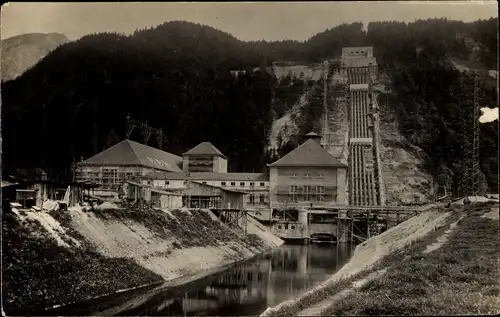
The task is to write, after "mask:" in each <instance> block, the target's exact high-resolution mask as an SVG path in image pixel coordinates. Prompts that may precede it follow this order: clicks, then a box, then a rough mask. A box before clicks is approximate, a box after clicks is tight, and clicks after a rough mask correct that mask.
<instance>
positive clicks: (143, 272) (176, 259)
mask: <svg viewBox="0 0 500 317" xmlns="http://www.w3.org/2000/svg"><path fill="white" fill-rule="evenodd" d="M2 221H3V250H4V252H3V267H2V270H3V271H2V273H3V289H2V294H3V300H4V303H3V304H4V310H5V312H6V313H7V314H8V315H9V314H16V315H18V314H26V313H29V312H30V311H33V310H39V309H40V307H50V306H53V305H65V304H69V303H73V302H78V301H80V302H81V301H85V300H88V299H91V298H95V297H99V296H102V295H105V294H113V293H116V292H119V291H122V290H125V289H133V288H136V287H138V286H143V285H154V284H155V283H157V284H158V283H162V282H165V281H174V280H175V281H179V283H180V282H181V281H183V280H189V279H190V278H189V277H191V276H196V277H198V275H199V274H203V273H204V272H211V271H214V270H217V268H219V267H222V266H225V265H228V264H230V263H234V262H236V261H241V260H245V259H248V258H251V257H253V256H255V255H257V254H260V253H263V252H265V251H268V250H270V249H272V248H274V247H276V246H279V245H281V244H282V243H283V241H282V240H280V239H279V238H276V237H275V236H274V235H272V234H271V233H270V232H267V231H266V229H265V228H263V227H261V226H258V225H256V224H254V223H253V222H252V220H251V219H250V221H249V225H248V231H247V233H244V232H243V231H240V230H234V229H231V228H229V227H228V226H227V225H225V224H223V223H221V222H220V221H219V220H218V219H217V217H215V215H214V214H213V213H211V212H210V211H208V210H187V209H183V210H172V211H167V210H148V211H131V210H123V209H115V208H110V209H108V210H96V211H83V210H82V209H81V208H71V209H70V210H69V211H50V212H47V211H41V212H35V211H21V210H16V211H15V212H14V213H11V214H8V215H4V217H3V219H2Z"/></svg>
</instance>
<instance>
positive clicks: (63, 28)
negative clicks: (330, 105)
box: [0, 1, 498, 41]
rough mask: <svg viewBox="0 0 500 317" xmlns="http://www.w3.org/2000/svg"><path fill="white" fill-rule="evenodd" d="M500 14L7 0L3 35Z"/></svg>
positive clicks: (272, 34)
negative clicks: (179, 22) (186, 23)
mask: <svg viewBox="0 0 500 317" xmlns="http://www.w3.org/2000/svg"><path fill="white" fill-rule="evenodd" d="M497 16H498V5H497V2H496V1H446V2H445V1H439V2H437V1H434V2H422V1H420V2H417V1H399V2H397V1H394V2H393V1H380V2H375V1H373V2H316V3H315V2H307V3H304V2H288V3H276V2H274V3H273V2H254V3H252V2H249V3H244V2H233V3H231V2H220V3H216V2H215V3H208V2H204V3H182V2H176V3H173V2H170V3H159V2H153V3H147V2H141V3H138V2H136V3H132V2H124V3H118V2H109V3H103V2H101V3H90V2H86V3H50V2H48V3H30V2H17V3H7V4H5V5H3V6H2V12H1V20H0V23H1V37H2V38H8V37H11V36H15V35H19V34H24V33H35V32H36V33H52V32H56V33H62V34H64V35H65V36H66V37H68V38H69V39H70V40H74V39H77V38H79V37H81V36H83V35H85V34H89V33H98V32H104V31H108V32H119V33H125V34H129V33H131V32H133V31H135V30H136V29H138V28H145V27H150V26H155V25H158V24H161V23H163V22H166V21H174V20H187V21H191V22H196V23H201V24H206V25H209V26H212V27H214V28H217V29H219V30H222V31H225V32H228V33H230V34H232V35H233V36H235V37H237V38H239V39H241V40H245V41H249V40H262V39H264V40H270V41H272V40H284V39H292V40H299V41H302V40H306V39H308V38H309V37H311V36H312V35H314V34H316V33H318V32H322V31H324V30H325V29H327V28H332V27H335V26H336V25H339V24H341V23H352V22H356V21H360V22H363V23H364V24H365V26H366V25H367V23H369V22H370V21H381V20H398V21H405V22H412V21H414V20H416V19H427V18H440V17H445V18H448V19H453V20H463V21H466V22H467V21H475V20H478V19H489V18H491V17H497Z"/></svg>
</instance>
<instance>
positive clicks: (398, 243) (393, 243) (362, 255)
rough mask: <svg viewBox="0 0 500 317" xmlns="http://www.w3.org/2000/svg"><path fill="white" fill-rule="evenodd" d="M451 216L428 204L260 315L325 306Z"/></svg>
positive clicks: (312, 309) (316, 308)
mask: <svg viewBox="0 0 500 317" xmlns="http://www.w3.org/2000/svg"><path fill="white" fill-rule="evenodd" d="M451 215H452V213H451V212H450V211H449V210H445V209H444V208H443V207H442V206H441V205H430V206H428V207H427V208H426V209H425V210H424V211H423V212H421V213H420V214H419V215H418V216H415V217H412V218H410V219H408V220H407V221H405V222H403V223H401V224H399V225H398V226H395V227H392V228H390V229H389V230H387V231H385V232H383V233H382V234H380V235H377V236H374V237H372V238H370V239H368V240H367V241H365V242H364V243H362V244H360V245H358V246H357V247H356V249H355V250H354V254H353V256H352V258H351V260H350V261H349V262H348V263H347V264H346V265H345V266H343V267H342V268H341V269H340V270H339V271H338V272H337V273H336V274H335V275H333V276H332V277H331V278H330V279H328V280H327V281H325V282H324V283H322V284H320V285H318V286H317V287H315V288H314V289H312V290H310V291H309V292H307V293H305V294H303V295H302V296H301V297H299V298H296V299H293V300H289V301H286V302H283V303H281V304H280V305H278V306H276V307H273V308H268V309H267V310H266V311H265V312H264V313H263V314H262V315H261V316H285V315H287V316H290V315H301V314H303V313H304V311H305V312H307V313H311V312H312V313H317V312H320V311H321V310H322V309H323V308H324V307H325V301H331V296H334V295H338V294H339V293H341V291H343V290H346V289H349V288H353V287H355V285H353V284H352V283H353V282H358V284H360V285H362V284H364V283H365V281H364V280H363V279H365V278H366V279H368V280H370V279H372V278H373V277H372V276H371V275H369V274H370V273H373V272H372V270H371V269H372V268H374V267H375V265H376V264H377V263H378V262H379V261H380V260H382V259H384V257H386V256H388V255H390V254H392V253H395V252H397V251H399V250H402V249H404V248H405V247H407V246H409V245H411V244H412V243H414V242H415V241H417V240H418V239H421V238H422V237H424V236H426V235H427V234H429V233H430V232H433V231H434V230H436V228H440V227H442V226H444V225H445V224H446V223H447V221H449V217H450V216H451ZM377 272H378V271H377ZM383 274H384V272H383V271H381V272H378V273H377V274H376V275H377V276H380V275H383ZM347 293H348V292H345V294H343V295H342V296H344V295H347ZM338 296H340V295H338ZM342 296H341V297H342Z"/></svg>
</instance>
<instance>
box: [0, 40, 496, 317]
mask: <svg viewBox="0 0 500 317" xmlns="http://www.w3.org/2000/svg"><path fill="white" fill-rule="evenodd" d="M321 66H322V72H320V67H319V66H318V65H316V66H315V68H314V74H313V75H314V76H319V75H318V74H321V77H322V81H320V82H318V84H317V85H316V86H315V87H313V92H312V94H316V96H313V97H317V98H321V99H322V111H321V118H320V129H319V130H320V131H319V132H320V133H319V134H318V133H314V132H310V133H308V134H307V135H305V136H304V138H305V140H304V141H303V142H302V143H301V144H300V145H299V146H297V147H296V148H295V149H293V150H292V151H290V152H289V153H288V154H286V155H284V156H282V157H281V158H279V159H277V160H276V161H274V162H272V163H270V164H268V169H269V171H268V172H266V173H232V172H228V160H229V159H228V158H227V157H226V156H225V155H224V154H223V153H222V152H221V151H219V150H218V149H217V148H216V147H215V146H214V145H212V144H211V143H210V142H202V143H200V144H198V145H197V146H195V147H193V148H192V149H190V150H189V151H187V152H185V153H181V154H179V155H176V154H172V153H168V152H164V151H162V150H159V149H155V148H152V147H149V146H147V145H146V144H147V142H148V140H149V139H150V138H151V136H153V135H154V136H156V139H157V140H156V141H157V143H158V144H159V145H160V148H161V145H162V144H163V142H165V140H164V135H163V131H162V130H161V129H155V128H153V127H150V126H149V125H148V124H147V122H144V123H142V122H139V121H136V120H134V119H132V118H130V117H128V118H127V138H126V139H125V140H123V141H122V142H119V143H117V144H115V145H114V146H112V147H110V148H108V149H106V150H104V151H103V152H100V153H96V154H95V155H94V156H92V157H90V158H88V159H86V160H82V161H81V162H78V163H75V169H74V173H73V174H74V178H75V181H74V182H70V183H64V184H63V183H61V184H59V183H57V184H55V183H52V182H49V181H47V180H46V179H41V180H34V181H26V182H23V183H7V182H4V181H2V192H3V193H5V196H6V197H7V198H6V199H8V204H9V206H11V207H12V208H11V209H12V213H10V212H9V214H10V217H14V218H16V219H19V223H21V224H23V226H24V225H25V226H26V227H30V226H31V227H30V228H32V226H33V224H34V223H37V222H38V223H40V226H38V227H37V228H38V229H37V230H42V231H44V234H43V235H42V236H43V237H44V238H45V239H47V241H51V243H52V244H55V245H54V246H53V245H52V244H48V245H49V247H50V248H59V249H64V250H66V251H67V252H70V251H71V252H76V254H78V256H76V257H73V256H68V257H69V258H71V259H74V260H71V261H76V262H75V263H76V264H75V263H74V264H73V265H72V266H78V265H80V266H82V265H83V264H82V263H87V262H92V263H93V264H92V268H90V269H88V271H85V272H86V273H85V276H86V277H87V278H89V279H90V280H92V277H91V275H92V272H97V271H100V270H104V269H103V267H102V265H104V264H103V263H104V260H103V258H101V257H107V258H110V259H116V258H120V259H129V260H130V261H131V262H130V263H128V264H123V263H122V264H120V265H123V269H122V271H123V272H124V273H123V274H124V275H125V276H127V277H128V278H127V280H128V281H127V282H123V281H122V280H123V276H121V275H120V274H114V275H113V274H111V273H109V274H110V276H113V278H114V279H113V281H112V282H110V283H107V282H106V285H101V284H102V283H104V282H105V280H102V279H100V281H94V282H92V281H93V280H92V281H90V282H88V283H90V284H92V283H94V284H99V283H101V284H99V285H100V286H99V289H97V290H95V287H94V288H92V286H88V288H89V289H91V290H93V291H95V292H94V293H92V295H93V296H94V298H92V299H89V298H88V297H87V298H83V297H82V295H81V294H80V293H79V292H75V293H74V294H73V295H72V296H71V300H72V301H73V303H68V301H69V299H65V300H66V303H65V304H64V305H62V304H61V303H60V302H61V300H62V299H61V298H62V297H64V292H55V291H54V292H55V293H57V294H56V295H53V296H52V301H50V302H49V304H50V305H48V304H47V303H45V302H44V301H43V300H42V301H41V302H43V303H42V304H40V303H38V302H36V301H35V300H31V298H30V296H27V295H26V294H24V293H22V294H21V293H20V294H21V295H19V294H17V293H16V296H18V298H25V300H24V302H22V303H21V302H19V301H18V302H16V301H15V299H13V297H12V296H11V297H10V298H9V299H8V300H9V301H10V302H9V303H10V305H11V307H13V308H12V310H11V312H16V313H32V312H36V313H38V314H43V315H46V314H48V315H51V314H54V315H57V314H67V313H69V312H70V311H71V312H74V310H73V309H75V311H77V312H78V313H79V314H82V315H90V314H109V315H117V314H123V313H127V314H139V313H143V314H153V315H165V314H166V315H168V314H170V313H175V314H184V315H186V314H202V315H203V314H205V315H206V314H222V313H223V314H227V313H233V314H240V313H241V312H244V313H246V314H248V315H254V314H259V313H262V312H263V311H265V312H264V315H276V316H281V315H280V314H284V315H292V314H299V313H300V315H319V314H321V313H325V312H330V310H328V309H332V307H331V305H330V304H328V305H327V304H325V303H324V301H325V299H324V298H325V297H326V298H327V295H325V294H329V293H321V292H326V291H324V290H323V289H320V290H319V291H318V289H313V288H314V287H320V286H318V284H319V283H321V282H325V281H328V282H329V283H330V284H329V285H330V286H329V287H330V288H332V287H333V288H335V287H337V286H332V285H337V284H335V283H336V281H338V280H341V279H342V278H351V277H353V276H357V275H356V274H365V273H366V272H369V273H370V274H372V273H373V274H375V275H377V274H385V273H384V272H385V271H383V269H384V268H380V270H378V268H379V267H378V266H377V265H381V264H380V263H381V262H380V261H381V260H382V259H384V257H390V256H391V254H392V253H393V252H394V250H400V249H403V248H404V247H406V246H408V245H411V244H412V243H414V242H415V241H417V240H418V239H421V238H422V237H425V236H426V235H429V234H431V233H433V232H434V233H442V231H443V232H444V230H445V229H446V228H447V227H448V226H450V228H452V227H451V226H452V224H455V226H456V225H457V223H459V221H460V220H461V219H463V218H464V217H466V211H467V210H466V209H464V208H465V207H467V206H469V205H471V206H474V203H475V201H480V202H481V203H490V202H496V203H498V199H496V200H495V199H492V198H486V197H479V198H478V197H477V196H479V172H478V171H479V127H478V117H479V105H478V102H477V100H476V98H477V95H478V94H479V93H480V92H479V91H477V90H478V89H476V88H475V90H474V92H475V93H474V98H475V100H474V102H473V107H472V108H471V109H470V117H469V118H468V120H467V121H466V122H464V123H463V124H464V125H463V127H464V129H467V131H468V133H465V134H464V135H465V139H464V140H463V161H462V164H461V167H460V168H461V171H462V172H461V173H460V174H461V175H462V177H461V178H460V179H459V180H458V181H457V180H455V181H454V180H452V179H450V177H449V176H448V174H446V173H445V172H443V175H441V176H440V177H439V178H440V182H439V188H437V189H436V191H435V192H436V195H435V198H434V199H432V200H430V201H427V202H425V203H419V202H417V201H416V202H415V203H414V204H413V205H410V204H408V203H407V204H394V203H393V202H391V203H390V204H389V203H388V198H387V197H388V196H389V194H390V192H389V191H390V190H388V188H389V187H388V186H387V184H386V182H387V180H386V179H385V175H387V173H386V170H387V167H386V166H384V165H383V164H384V162H383V150H384V148H383V145H382V141H381V113H380V107H379V104H378V92H377V90H376V89H375V87H377V86H379V77H380V76H379V73H378V66H377V61H376V59H375V57H374V56H373V48H372V47H370V46H363V47H344V48H343V49H342V56H341V58H340V63H337V62H335V63H333V62H332V61H325V62H324V63H323V64H322V65H321ZM311 76H312V75H311ZM308 93H309V94H311V92H308ZM134 130H135V131H136V132H140V134H141V135H142V137H143V142H144V144H140V143H138V142H135V141H131V140H129V138H130V136H131V134H132V132H133V131H134ZM23 187H24V188H23ZM388 192H389V193H388ZM4 203H5V202H4ZM453 208H455V209H453ZM44 210H45V211H46V212H44ZM452 210H459V212H458V213H452V212H451V211H452ZM464 210H466V211H464ZM473 210H474V209H473V208H472V211H473ZM61 211H64V212H65V213H61ZM469 211H470V210H469ZM497 212H498V211H497ZM34 220H35V221H34ZM35 227H36V226H35ZM15 228H17V229H15V230H10V231H9V233H8V234H9V235H22V236H20V237H17V236H16V237H17V238H16V239H24V240H27V241H28V240H29V239H34V235H33V234H31V233H27V231H26V232H25V231H23V230H20V229H19V228H18V227H15ZM40 228H41V229H40ZM30 230H31V229H30ZM449 230H451V229H449ZM443 234H444V235H445V233H443ZM124 235H125V236H124ZM29 241H31V240H29ZM54 241H55V242H54ZM283 244H288V245H283ZM26 245H28V244H26ZM36 245H38V244H36ZM90 246H92V247H90ZM59 249H58V250H59ZM50 250H52V249H50ZM68 250H70V251H68ZM66 251H65V252H66ZM96 252H98V254H99V255H98V256H97V255H95V254H97V253H96ZM429 252H430V251H429ZM63 254H66V253H63ZM68 254H69V253H68ZM88 254H90V255H88ZM78 261H79V262H78ZM240 261H241V262H242V263H239V262H240ZM64 263H65V264H64V265H67V262H64ZM51 265H52V263H49V264H47V265H44V266H43V268H41V270H42V272H45V273H43V274H46V272H47V271H46V270H48V269H50V268H51ZM99 265H101V266H99ZM113 267H114V266H113ZM375 269H377V271H373V272H372V271H370V270H375ZM9 270H11V271H12V270H18V268H16V267H9V268H8V269H7V271H9ZM44 270H45V271H44ZM64 270H66V269H62V270H61V272H63V273H61V280H64V281H65V283H67V284H68V285H67V287H68V288H72V287H73V286H71V285H72V284H71V282H72V280H73V278H74V273H71V274H73V275H71V274H69V273H68V274H66V273H64V272H66V271H64ZM382 271H383V272H382ZM68 272H69V271H68ZM145 272H146V273H145ZM363 272H365V273H363ZM381 272H382V273H381ZM40 274H42V273H40ZM65 274H66V275H65ZM367 274H368V273H367ZM375 275H373V276H375ZM82 276H83V275H82ZM85 276H83V277H82V278H84V277H85ZM332 276H333V277H332ZM338 276H341V277H338ZM373 276H372V275H369V276H366V279H368V280H369V279H372V278H375V277H373ZM377 276H378V275H377ZM362 277H363V278H364V275H363V276H362ZM95 278H98V277H95ZM366 281H367V280H365V279H363V283H365V282H366ZM43 283H49V282H47V281H41V282H40V285H45V284H43ZM342 283H343V282H342ZM342 283H340V284H339V285H344V284H342ZM90 284H89V285H90ZM141 285H142V286H141ZM321 285H323V284H321ZM324 285H327V284H324ZM324 285H323V286H324ZM346 285H347V284H346ZM360 285H361V284H360ZM323 286H321V287H323ZM40 287H42V286H40ZM43 287H45V286H43ZM325 287H326V286H325ZM61 289H62V288H61ZM311 289H312V290H311ZM102 290H108V292H106V294H107V295H105V296H103V295H102V293H103V292H102ZM19 292H23V291H19ZM318 292H319V293H320V294H323V295H321V296H319V297H318V298H319V299H318V298H316V297H315V298H316V299H315V300H316V304H315V306H314V305H313V307H312V308H310V309H309V308H308V309H305V308H304V307H305V306H304V305H303V302H304V301H307V300H309V299H310V298H311V296H313V297H314V296H316V295H317V294H318ZM332 292H333V291H332ZM333 293H334V292H333ZM311 294H314V295H311ZM308 296H309V297H308ZM292 299H294V302H293V303H290V302H287V301H290V300H292ZM321 300H323V302H322V301H321ZM62 301H64V300H62ZM75 302H77V304H75ZM13 303H14V304H13ZM82 303H84V304H82ZM117 303H118V304H117ZM325 305H326V306H325ZM329 305H330V306H329ZM48 306H50V307H48ZM230 306H231V307H233V308H231V309H232V310H231V309H229V308H227V307H230ZM271 307H274V308H271ZM266 309H267V310H266Z"/></svg>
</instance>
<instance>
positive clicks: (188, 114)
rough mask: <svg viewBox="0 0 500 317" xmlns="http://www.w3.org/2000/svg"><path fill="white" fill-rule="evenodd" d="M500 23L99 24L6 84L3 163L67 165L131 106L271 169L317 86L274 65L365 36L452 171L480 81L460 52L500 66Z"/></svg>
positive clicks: (178, 142) (105, 138)
mask: <svg viewBox="0 0 500 317" xmlns="http://www.w3.org/2000/svg"><path fill="white" fill-rule="evenodd" d="M497 22H498V19H490V20H483V21H476V22H474V23H464V22H458V21H448V20H444V19H432V20H425V21H417V22H414V23H409V24H406V23H401V22H390V21H388V22H375V23H370V24H369V25H368V27H367V31H366V32H365V31H364V30H363V25H362V24H361V23H353V24H343V25H340V26H337V27H335V28H332V29H329V30H325V31H324V32H322V33H318V34H316V35H314V36H312V37H311V38H310V39H309V40H307V41H305V42H297V41H281V42H265V41H255V42H242V41H239V40H238V39H236V38H234V37H233V36H231V35H230V34H228V33H225V32H221V31H219V30H216V29H213V28H211V27H208V26H203V25H198V24H193V23H189V22H182V21H181V22H179V21H176V22H167V23H164V24H162V25H160V26H157V27H154V28H150V29H144V30H137V31H136V32H135V33H134V34H132V35H130V36H124V35H120V34H113V33H101V34H92V35H88V36H85V37H83V38H81V39H79V40H77V41H75V42H71V43H67V44H64V45H62V46H60V47H58V48H57V49H56V50H54V51H53V52H52V53H51V54H49V55H48V56H46V57H45V58H44V59H43V60H41V61H40V62H39V63H38V64H37V65H35V66H34V67H33V68H31V69H30V70H28V71H27V72H26V73H24V74H23V75H22V76H21V77H19V78H17V79H16V80H13V81H9V82H6V83H2V130H3V131H2V135H3V153H2V156H3V158H2V160H3V166H4V171H12V170H14V169H16V168H21V167H22V168H35V167H45V168H46V169H48V170H50V171H51V172H50V174H51V176H54V177H56V176H60V175H63V174H65V172H66V173H67V171H68V169H69V167H70V165H71V163H72V162H73V159H75V160H77V161H78V160H80V159H81V158H88V157H90V156H92V155H93V154H94V153H95V152H96V150H97V151H100V150H102V149H104V148H106V147H108V146H110V145H112V144H114V143H116V142H118V141H119V140H121V139H123V138H124V136H125V133H126V132H125V118H126V116H127V114H129V113H130V115H131V116H132V117H133V118H135V119H138V120H143V121H146V120H147V122H148V124H149V125H151V126H153V127H157V128H159V127H161V128H163V131H164V134H165V136H166V139H167V142H165V145H164V150H167V151H170V152H172V153H182V152H184V151H186V150H188V149H189V148H191V147H192V146H194V145H196V144H198V143H199V142H202V141H210V142H212V143H213V144H214V145H215V146H217V147H218V148H219V149H220V150H221V151H222V152H223V153H225V154H226V155H227V156H228V157H229V158H230V162H231V166H230V169H231V170H232V171H260V170H262V169H263V168H264V166H265V164H264V163H266V162H267V161H269V157H266V151H265V145H266V144H267V141H268V136H269V131H270V128H271V125H272V122H273V120H274V119H275V118H277V117H279V116H280V115H282V114H283V113H284V112H285V111H286V110H288V109H289V108H290V107H291V106H292V105H293V103H294V101H296V100H297V99H298V98H299V97H300V94H301V93H302V92H303V91H304V90H305V89H307V88H310V87H306V85H305V83H304V82H303V81H302V80H300V79H297V78H285V79H281V80H280V79H277V78H276V77H275V76H274V74H273V73H272V72H269V70H268V69H267V68H265V66H269V65H271V63H272V62H274V61H295V62H297V63H316V62H320V61H322V60H324V59H327V58H337V57H339V56H340V52H341V47H342V46H348V45H366V44H368V45H373V46H374V49H375V54H376V57H377V59H378V62H379V64H380V68H381V69H382V71H383V72H385V73H386V74H387V75H388V77H389V78H390V80H391V83H392V85H391V86H392V87H391V88H392V89H391V90H392V93H391V95H390V96H388V97H390V98H388V100H390V102H391V104H392V105H394V107H395V109H397V114H398V117H399V119H400V123H401V124H400V125H401V129H402V132H403V133H404V135H405V136H406V137H407V138H408V140H409V142H411V143H412V144H415V145H418V146H420V147H421V148H422V149H424V151H426V153H428V154H429V159H428V164H427V165H428V166H426V167H427V168H428V169H429V170H430V171H431V172H433V173H434V174H436V173H437V171H438V170H439V169H442V168H443V166H444V167H447V168H449V169H450V171H453V170H454V169H455V167H456V165H457V162H459V161H460V156H461V153H460V142H461V133H462V132H461V131H462V129H461V127H460V126H459V122H461V119H459V118H461V117H463V116H464V115H465V114H466V112H465V111H464V109H466V106H465V105H466V104H467V100H472V95H471V94H472V90H471V78H470V76H468V75H465V74H461V73H458V72H457V71H456V70H455V69H454V68H453V67H452V64H451V59H454V60H459V61H462V62H464V63H470V65H480V67H483V68H485V69H498V67H497V64H496V63H497V59H496V56H497V35H496V33H497ZM233 70H241V72H240V73H239V75H238V76H234V75H233V74H231V71H233ZM254 70H255V71H254ZM316 84H318V83H316ZM311 85H313V83H310V84H309V85H308V86H311ZM481 85H482V87H483V88H484V89H482V92H483V96H482V98H483V102H484V105H485V106H493V105H495V104H496V88H495V85H492V84H491V83H488V82H487V81H486V80H483V81H482V82H481ZM320 86H321V85H320ZM315 109H317V107H311V109H310V111H309V115H308V116H309V118H315V117H316V114H315V112H316V110H315ZM303 123H304V124H303V125H302V129H301V130H304V131H305V129H306V128H310V127H312V128H314V125H313V124H312V122H311V120H303ZM496 128H497V126H496V123H492V124H486V125H483V126H482V139H481V140H482V141H481V142H482V144H481V153H482V154H481V160H482V161H481V167H482V169H483V172H484V174H486V176H487V177H488V183H489V184H490V187H495V186H497V185H496V184H497V177H498V165H497V164H496V163H493V162H496V158H497V155H498V154H497V138H498V131H497V129H496ZM95 131H97V134H95V133H94V132H95ZM132 138H135V139H137V140H140V136H139V135H135V136H133V137H132ZM154 142H155V141H154V140H152V141H151V142H150V143H149V144H150V145H152V146H156V144H154ZM286 152H287V151H284V150H283V149H282V150H280V151H279V153H280V154H281V155H283V154H284V153H286ZM431 154H432V155H431Z"/></svg>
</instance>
